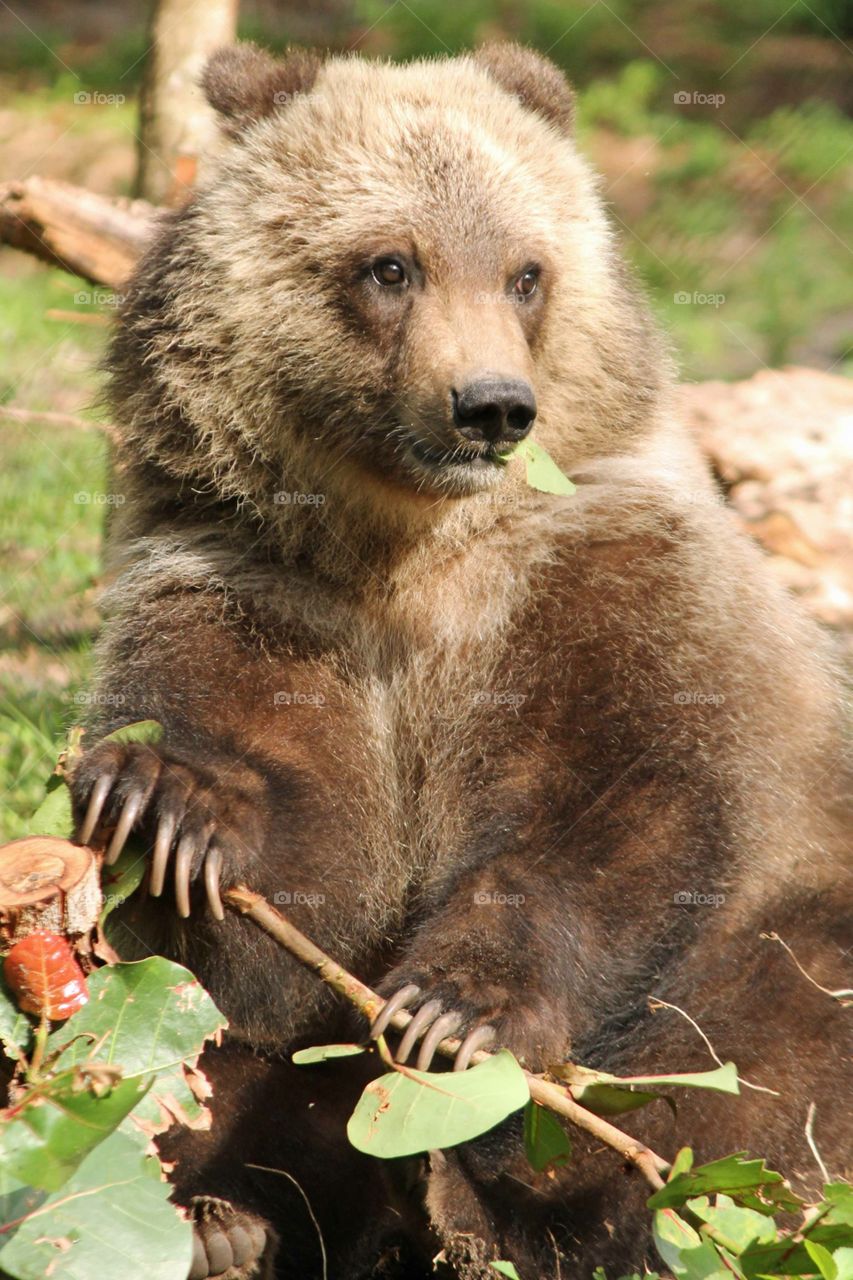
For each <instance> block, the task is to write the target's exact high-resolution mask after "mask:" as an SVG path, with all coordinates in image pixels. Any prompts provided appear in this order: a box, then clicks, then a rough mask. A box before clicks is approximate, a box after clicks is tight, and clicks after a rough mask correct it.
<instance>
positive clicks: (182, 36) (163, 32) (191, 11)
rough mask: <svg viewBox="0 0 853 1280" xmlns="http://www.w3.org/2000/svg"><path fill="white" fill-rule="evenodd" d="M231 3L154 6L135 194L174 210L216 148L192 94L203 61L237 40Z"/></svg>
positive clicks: (177, 1) (210, 121)
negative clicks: (215, 50) (216, 50)
mask: <svg viewBox="0 0 853 1280" xmlns="http://www.w3.org/2000/svg"><path fill="white" fill-rule="evenodd" d="M237 9H238V0H156V2H155V4H154V6H153V9H152V14H151V25H150V29H149V39H150V53H149V55H148V63H147V66H146V69H145V78H144V81H143V85H142V97H141V100H140V113H139V143H138V147H137V153H138V169H137V181H136V194H137V195H139V196H143V197H144V198H145V199H146V200H150V201H152V202H153V203H154V204H165V205H170V206H179V205H181V204H183V203H184V202H185V200H186V199H187V198H188V196H189V194H190V191H191V190H192V188H193V186H194V185H195V183H196V180H197V178H198V177H199V176H201V177H202V178H203V177H204V172H205V169H206V167H207V165H208V163H209V161H210V159H211V158H212V157H213V156H214V155H215V153H216V150H217V146H218V130H217V126H216V121H215V118H214V113H213V111H212V109H211V108H210V107H209V106H208V104H207V102H206V101H205V99H204V96H203V94H202V92H201V89H200V88H199V76H200V75H201V71H202V68H203V66H204V64H205V62H206V61H207V58H208V56H209V55H210V54H211V53H212V52H213V51H214V49H219V48H221V47H222V46H223V45H229V44H233V42H234V40H235V39H236V36H237Z"/></svg>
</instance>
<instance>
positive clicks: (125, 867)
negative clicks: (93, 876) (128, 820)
mask: <svg viewBox="0 0 853 1280" xmlns="http://www.w3.org/2000/svg"><path fill="white" fill-rule="evenodd" d="M147 864H148V855H147V853H146V851H145V849H144V848H142V847H141V844H140V842H139V841H138V840H136V839H134V837H131V838H130V840H129V841H128V842H127V844H126V845H125V846H124V848H123V849H122V851H121V854H120V855H119V857H118V858H117V859H116V861H115V863H114V864H113V866H111V867H108V866H107V865H106V863H104V866H103V868H102V869H101V892H102V893H103V899H104V905H103V907H102V908H101V914H100V916H99V917H98V923H99V924H100V925H101V926H103V924H104V921H105V920H106V918H107V916H108V915H109V914H110V912H111V911H115V909H116V907H120V906H121V905H122V903H123V902H126V901H127V899H128V898H129V897H130V895H131V894H132V893H133V892H134V890H136V889H138V888H139V886H140V884H141V883H142V877H143V876H144V875H145V868H146V866H147Z"/></svg>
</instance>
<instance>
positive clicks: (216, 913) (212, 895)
mask: <svg viewBox="0 0 853 1280" xmlns="http://www.w3.org/2000/svg"><path fill="white" fill-rule="evenodd" d="M221 875H222V850H221V849H219V848H217V847H216V845H214V846H213V848H212V849H210V850H209V851H208V854H207V857H206V858H205V860H204V888H205V892H206V893H207V901H208V903H209V905H210V910H211V912H212V914H213V918H214V920H224V919H225V908H224V907H223V905H222V898H221V897H220V895H219V878H220V876H221Z"/></svg>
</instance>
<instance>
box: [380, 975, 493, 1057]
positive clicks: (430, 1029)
mask: <svg viewBox="0 0 853 1280" xmlns="http://www.w3.org/2000/svg"><path fill="white" fill-rule="evenodd" d="M453 997H454V993H453V992H452V991H450V990H447V989H445V990H437V991H436V992H435V993H433V994H432V995H430V994H429V993H427V992H424V990H423V989H422V987H421V986H419V985H418V984H417V983H415V982H407V983H405V984H404V985H403V986H401V987H399V989H398V990H396V991H395V992H394V993H393V994H392V995H391V996H390V997H389V998H388V1000H387V1001H386V1003H385V1005H384V1007H383V1008H382V1010H381V1012H380V1014H379V1016H378V1017H377V1018H376V1019H375V1021H374V1022H373V1025H372V1026H371V1028H370V1034H371V1037H372V1038H373V1039H374V1040H375V1039H377V1038H378V1037H379V1036H381V1035H382V1034H383V1033H384V1032H385V1031H386V1030H387V1028H388V1025H389V1023H390V1022H391V1019H392V1018H393V1017H394V1014H395V1013H397V1012H399V1010H400V1009H406V1010H408V1011H409V1012H410V1013H411V1014H412V1015H413V1016H412V1021H411V1022H410V1023H409V1025H408V1026H407V1027H406V1029H405V1031H404V1032H403V1038H402V1040H401V1041H400V1044H399V1047H398V1049H397V1051H396V1053H395V1054H394V1058H395V1060H396V1061H397V1062H401V1063H402V1062H406V1061H407V1060H408V1058H409V1055H410V1054H411V1052H412V1050H413V1049H414V1047H415V1045H416V1044H417V1043H418V1041H420V1042H421V1045H420V1050H419V1052H418V1060H417V1063H416V1066H417V1069H418V1070H419V1071H429V1069H430V1066H431V1065H432V1060H433V1057H434V1055H435V1051H436V1047H437V1045H438V1043H439V1041H440V1040H444V1038H445V1037H446V1036H455V1037H456V1038H457V1039H460V1040H461V1042H462V1043H461V1045H460V1047H459V1049H458V1050H457V1052H456V1053H455V1055H454V1057H453V1070H454V1071H464V1070H465V1068H466V1067H467V1066H468V1065H469V1063H470V1061H471V1058H472V1057H473V1055H474V1054H475V1053H476V1052H477V1050H478V1049H483V1048H485V1046H486V1045H488V1044H491V1043H492V1041H494V1039H495V1036H496V1032H495V1028H494V1027H492V1026H490V1025H489V1024H488V1023H485V1022H483V1021H482V1020H481V1019H479V1018H478V1017H477V1014H476V1011H475V1010H474V1009H473V1007H471V1006H470V1005H469V1004H467V1002H457V1001H456V1000H455V999H454V998H453Z"/></svg>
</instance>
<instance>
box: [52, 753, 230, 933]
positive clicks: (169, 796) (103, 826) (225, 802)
mask: <svg viewBox="0 0 853 1280" xmlns="http://www.w3.org/2000/svg"><path fill="white" fill-rule="evenodd" d="M71 786H72V792H73V794H74V799H75V806H77V810H78V812H82V813H83V817H82V819H81V820H80V821H79V823H78V832H79V834H78V837H77V838H78V840H79V841H80V843H81V844H86V845H88V844H90V843H92V842H95V843H96V846H97V847H103V846H106V854H105V861H106V863H107V864H108V865H112V864H113V863H114V862H115V861H116V859H117V858H118V857H119V855H120V853H121V852H122V850H123V849H124V847H125V844H126V843H127V840H128V837H129V836H130V835H131V833H132V832H134V831H135V832H139V833H142V834H143V835H144V836H145V838H146V839H147V840H148V841H150V846H149V847H151V849H152V854H151V864H150V874H149V879H148V892H149V893H150V894H151V896H152V897H153V898H159V897H160V895H161V894H162V893H163V890H164V887H165V884H166V878H167V873H168V872H169V868H170V865H171V872H172V878H173V882H174V892H175V904H176V907H177V910H178V914H179V915H180V916H182V917H184V918H186V917H188V916H189V915H190V910H191V901H190V886H191V884H192V883H193V882H194V881H195V880H197V879H198V880H201V882H202V884H203V886H204V890H205V894H206V897H207V902H208V905H209V907H210V911H211V914H212V915H213V917H214V919H216V920H224V919H225V910H224V907H223V905H222V897H221V892H220V884H221V881H222V878H223V875H224V874H225V873H226V870H227V867H226V857H225V855H224V852H223V849H224V846H225V845H228V846H229V848H230V849H231V854H232V855H233V854H234V852H235V848H234V846H235V845H236V844H238V843H239V844H241V845H242V843H243V839H242V837H243V832H244V831H246V832H247V833H248V828H247V824H246V823H244V822H242V821H241V820H240V819H241V818H242V812H243V811H242V809H240V810H235V809H234V806H235V802H238V801H239V797H235V796H223V793H222V789H221V788H219V789H216V788H214V787H213V785H212V783H211V781H210V780H209V779H206V778H205V777H204V776H203V772H202V771H196V770H192V769H190V768H188V767H187V766H186V765H184V764H182V763H179V762H178V761H172V760H170V759H169V758H168V757H167V756H165V755H162V754H160V753H158V752H155V751H153V750H151V749H150V748H148V747H146V746H143V745H141V744H128V745H120V744H118V743H110V742H103V743H100V744H99V745H97V746H96V747H94V748H93V749H92V751H90V752H89V753H88V755H87V756H86V757H84V759H83V761H82V762H81V764H80V766H79V767H78V769H77V771H76V772H75V774H74V775H73V777H72V779H71ZM229 805H230V808H229ZM232 810H234V812H232ZM235 813H237V817H236V818H235V816H234V814H235ZM229 819H230V820H229ZM223 842H224V844H223ZM239 852H240V851H239V850H238V853H239ZM233 861H234V858H233V857H231V859H230V861H229V862H228V867H230V866H231V863H232V862H233Z"/></svg>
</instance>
